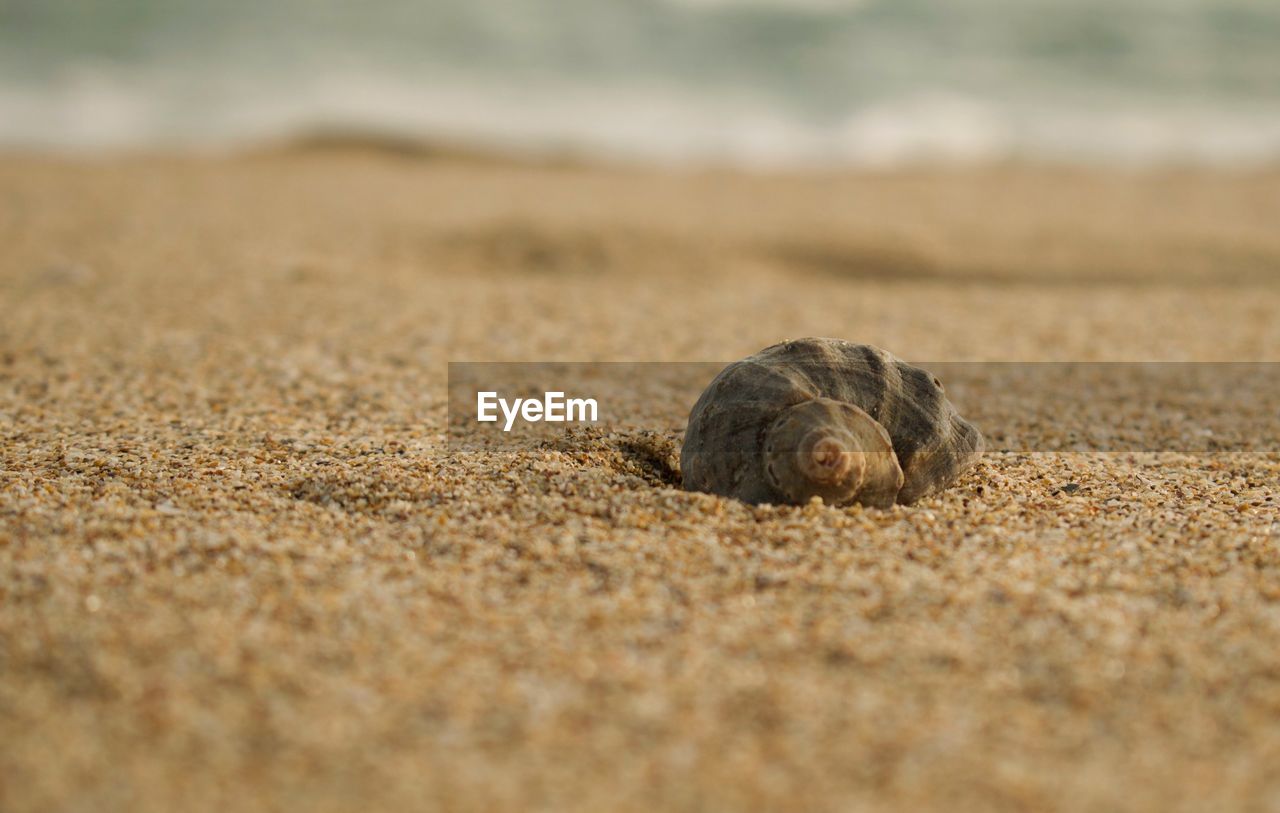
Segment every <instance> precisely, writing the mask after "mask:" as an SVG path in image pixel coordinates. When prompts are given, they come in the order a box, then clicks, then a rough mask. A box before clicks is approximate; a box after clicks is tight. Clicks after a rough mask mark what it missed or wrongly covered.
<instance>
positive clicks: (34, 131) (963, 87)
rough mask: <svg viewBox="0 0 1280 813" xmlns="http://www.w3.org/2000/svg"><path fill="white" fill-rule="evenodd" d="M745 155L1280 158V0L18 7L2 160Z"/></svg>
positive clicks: (284, 1) (12, 2) (4, 12)
mask: <svg viewBox="0 0 1280 813" xmlns="http://www.w3.org/2000/svg"><path fill="white" fill-rule="evenodd" d="M317 132H322V133H332V132H340V133H342V134H344V135H351V134H359V135H369V136H380V137H388V136H390V137H395V138H406V137H407V138H411V139H415V140H417V139H421V140H423V141H425V142H449V143H453V142H458V143H467V144H476V145H481V146H496V147H501V148H519V149H531V150H539V151H546V150H550V151H571V152H575V153H582V154H590V155H595V156H604V157H611V158H625V159H639V160H660V161H677V162H686V161H689V162H716V163H725V164H731V165H753V166H754V165H762V166H788V167H792V166H806V165H831V164H847V165H852V166H879V165H892V164H899V163H902V162H911V161H919V160H926V161H986V160H999V159H1005V158H1028V157H1030V158H1044V159H1049V160H1066V161H1086V162H1099V163H1108V164H1120V165H1129V164H1152V163H1170V162H1178V163H1186V162H1193V163H1212V164H1236V165H1238V164H1256V163H1259V162H1267V161H1270V160H1272V159H1274V158H1276V157H1277V155H1280V3H1276V2H1273V0H962V1H960V2H940V1H939V0H628V2H599V0H467V1H466V2H458V1H457V0H365V2H360V3H353V2H344V1H343V0H272V2H261V0H222V2H216V3H214V2H207V0H110V2H106V1H104V0H0V146H2V147H7V148H22V147H33V146H34V147H42V148H57V149H65V148H71V149H96V148H121V147H125V148H135V147H147V146H156V145H162V146H169V145H181V146H201V147H205V146H211V145H212V146H220V145H226V144H239V143H243V142H247V141H249V142H251V141H258V140H263V139H280V138H289V137H294V136H298V135H307V134H314V133H317Z"/></svg>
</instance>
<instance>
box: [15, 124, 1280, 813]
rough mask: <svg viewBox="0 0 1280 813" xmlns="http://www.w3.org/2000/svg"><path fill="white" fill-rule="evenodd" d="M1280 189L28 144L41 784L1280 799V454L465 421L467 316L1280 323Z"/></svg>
mask: <svg viewBox="0 0 1280 813" xmlns="http://www.w3.org/2000/svg"><path fill="white" fill-rule="evenodd" d="M1277 211H1280V172H1277V171H1269V172H1254V173H1243V172H1241V173H1230V172H1216V173H1211V172H1207V171H1206V172H1202V171H1173V170H1168V171H1153V172H1148V173H1124V172H1104V171H1083V170H1067V169H1051V168H1026V167H997V168H988V169H982V170H964V171H961V170H942V169H931V170H926V169H920V170H912V171H899V172H886V173H861V174H839V175H836V174H821V173H813V174H791V175H777V176H768V177H766V176H751V175H747V174H735V173H730V172H720V171H694V170H684V171H677V170H669V171H657V170H640V169H630V168H625V167H623V168H603V167H593V166H587V165H575V164H571V163H559V164H556V163H542V164H539V163H518V162H510V161H500V160H489V159H483V158H480V157H474V156H449V155H435V154H422V155H417V154H392V153H387V152H380V151H378V150H365V149H354V148H351V149H347V148H327V149H311V150H302V149H298V150H271V151H261V152H258V153H254V154H246V155H239V156H204V157H175V156H167V155H154V156H137V157H117V158H110V159H107V158H102V159H83V160H70V159H56V160H55V159H50V158H34V157H28V156H12V155H11V156H8V157H4V158H0V245H3V247H4V248H3V251H0V808H2V809H4V810H5V811H15V812H16V811H28V810H31V811H34V810H69V811H75V810H93V811H103V810H129V811H168V810H193V811H194V810H243V811H255V810H308V811H325V810H351V809H361V810H406V809H449V810H498V809H506V810H524V809H538V810H556V811H567V810H582V811H600V810H637V811H639V810H654V809H671V810H754V809H760V810H778V809H810V810H870V811H874V810H963V809H974V810H1024V809H1026V810H1068V809H1069V810H1206V809H1218V810H1225V809H1239V810H1268V809H1270V810H1275V809H1277V808H1280V504H1278V502H1277V501H1278V500H1280V498H1277V497H1276V490H1277V487H1276V486H1277V483H1280V454H1276V453H1274V452H1269V453H1263V454H1251V455H1239V454H1213V455H1210V454H1198V455H1197V454H1176V453H1165V454H1146V453H1123V454H1089V455H1081V454H1073V455H1064V454H1035V453H1023V452H1017V453H1014V452H1009V453H999V452H997V453H993V454H989V455H987V456H986V457H984V459H983V461H982V462H981V463H980V464H979V465H978V466H977V467H976V468H975V469H974V470H972V471H971V472H970V473H968V474H967V475H966V476H965V477H964V478H963V479H962V480H961V481H960V482H959V483H958V484H957V485H956V486H955V487H954V488H952V489H951V490H949V491H947V492H946V493H944V494H942V495H939V496H937V497H932V498H929V499H927V500H925V501H923V502H922V503H920V504H918V505H915V506H911V507H905V508H904V507H898V508H894V509H892V510H885V511H879V510H864V509H859V508H856V507H855V508H849V509H839V508H832V507H826V506H821V505H808V506H804V507H796V508H791V507H750V506H746V505H742V504H739V503H736V502H733V501H731V500H725V499H719V498H715V497H711V496H707V495H699V494H690V493H685V492H683V491H681V490H680V489H679V488H677V487H675V484H676V483H677V482H678V472H674V471H673V469H672V466H673V465H674V461H673V457H674V455H675V452H676V451H677V450H678V442H679V430H680V429H681V426H680V418H681V415H682V414H683V411H684V410H687V408H688V405H686V404H680V403H675V404H662V405H660V407H661V409H660V411H661V412H662V414H663V415H666V416H667V417H666V418H663V419H662V422H661V423H660V425H655V426H654V427H653V428H652V433H651V434H648V435H640V434H635V433H631V434H627V433H624V434H615V435H610V434H609V433H607V432H583V433H578V434H576V435H574V436H572V437H570V438H568V439H566V440H565V441H564V442H563V443H561V444H559V445H557V446H554V447H548V448H543V449H539V450H533V451H524V452H519V453H469V454H451V453H450V451H449V449H448V448H446V447H445V445H444V430H445V399H446V393H445V370H446V367H445V365H446V363H447V362H448V361H450V360H455V361H456V360H552V359H554V360H602V359H620V360H659V361H661V360H719V359H723V360H726V361H728V360H732V359H735V358H738V357H741V356H744V355H746V354H748V353H750V352H753V351H755V350H757V349H759V348H761V347H763V346H765V345H767V344H770V343H772V342H774V341H777V340H780V339H785V338H792V337H797V336H806V335H820V336H821V335H826V336H838V337H842V338H848V339H854V340H858V341H864V342H870V343H874V344H878V345H880V346H883V347H885V348H888V349H890V350H892V351H893V352H895V353H897V354H898V355H901V356H903V357H906V358H912V359H920V360H923V359H935V360H939V361H945V360H1047V359H1059V360H1145V359H1167V360H1209V361H1214V360H1231V359H1250V360H1269V361H1275V360H1280V320H1277V319H1276V318H1275V314H1276V313H1277V312H1280V231H1277V229H1276V228H1275V213H1276V212H1277ZM1052 431H1053V429H1052V427H1049V428H1047V429H1046V432H1049V433H1051V432H1052ZM637 449H640V450H641V451H640V452H639V453H638V452H637V451H636V450H637Z"/></svg>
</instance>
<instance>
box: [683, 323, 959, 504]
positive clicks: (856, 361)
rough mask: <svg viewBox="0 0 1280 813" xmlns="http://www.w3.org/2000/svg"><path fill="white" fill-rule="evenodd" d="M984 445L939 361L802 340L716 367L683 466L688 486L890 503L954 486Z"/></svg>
mask: <svg viewBox="0 0 1280 813" xmlns="http://www.w3.org/2000/svg"><path fill="white" fill-rule="evenodd" d="M982 448H983V440H982V434H981V433H980V432H979V431H978V430H977V429H976V428H974V426H973V425H971V424H970V423H969V422H968V421H966V420H964V419H963V418H961V417H960V415H959V414H957V413H956V410H955V408H954V407H953V406H952V405H951V402H950V401H949V400H947V396H946V394H945V393H944V391H943V389H942V382H940V381H939V380H938V379H937V378H936V377H934V376H933V375H932V374H930V373H929V372H927V371H925V370H922V369H920V368H919V367H913V366H912V365H910V364H907V363H906V362H904V361H900V360H899V359H897V358H895V357H893V356H892V355H890V354H889V353H887V352H885V351H884V350H881V349H879V348H877V347H872V346H870V345H865V344H853V343H852V342H846V341H841V340H839V339H798V340H796V341H791V342H785V343H783V344H776V345H774V346H772V347H768V348H765V349H764V350H761V351H760V352H759V353H756V354H755V355H752V356H748V357H747V358H745V359H743V360H741V361H738V362H734V363H733V364H731V365H729V366H728V367H726V368H725V369H724V370H722V371H721V372H720V374H719V375H717V376H716V378H715V380H713V381H712V382H711V384H710V385H709V386H708V387H707V389H706V390H705V391H704V392H703V393H702V396H701V397H700V398H699V399H698V402H697V403H696V404H694V407H693V411H692V412H690V414H689V426H688V428H687V430H686V431H685V437H684V446H683V447H682V448H681V450H680V466H681V469H682V471H683V475H684V486H685V488H687V489H689V490H691V491H706V492H710V493H712V494H719V495H722V496H726V497H736V498H737V499H740V500H744V501H746V502H750V503H797V504H798V503H804V502H807V501H809V500H810V499H812V498H813V497H815V496H816V497H821V498H822V499H823V501H824V502H826V503H828V504H832V505H849V504H852V503H860V504H862V505H868V506H876V507H888V506H891V505H893V504H894V503H895V502H898V503H911V502H914V501H916V500H918V499H920V498H921V497H924V496H926V495H928V494H932V493H935V492H937V491H939V490H941V489H943V488H945V487H946V486H948V485H950V484H951V483H952V482H954V481H955V479H956V478H957V477H958V476H959V475H960V474H961V472H963V471H964V470H965V469H966V468H968V467H969V466H970V465H972V464H973V462H974V461H975V460H976V459H977V458H978V456H979V455H980V454H981V453H982Z"/></svg>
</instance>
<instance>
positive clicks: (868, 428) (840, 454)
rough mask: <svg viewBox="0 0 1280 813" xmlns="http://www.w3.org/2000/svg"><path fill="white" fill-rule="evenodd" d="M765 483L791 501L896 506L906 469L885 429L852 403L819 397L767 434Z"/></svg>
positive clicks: (785, 414) (788, 413) (788, 412)
mask: <svg viewBox="0 0 1280 813" xmlns="http://www.w3.org/2000/svg"><path fill="white" fill-rule="evenodd" d="M763 464H764V469H765V478H766V479H767V480H768V481H769V484H770V485H771V486H773V488H775V489H776V490H777V491H778V492H779V493H781V494H783V495H784V496H785V497H786V498H787V501H788V502H793V503H803V502H807V501H808V500H810V499H811V498H813V497H821V498H822V499H823V501H824V502H828V503H832V504H835V505H841V504H844V503H848V502H851V501H854V500H855V499H856V500H858V501H859V502H862V503H863V504H864V505H876V506H882V507H883V506H888V505H892V504H893V501H894V499H895V497H897V494H898V490H899V489H901V488H902V469H901V468H900V467H899V466H898V460H897V458H896V457H895V456H894V454H893V444H892V442H891V441H890V440H889V435H888V433H887V432H885V430H884V427H882V426H881V425H880V424H878V423H876V422H875V421H874V420H873V419H872V418H871V416H870V415H868V414H867V413H865V412H863V411H862V410H861V409H859V408H858V407H856V406H853V405H852V404H844V403H841V402H839V401H833V400H831V399H830V398H815V399H813V400H811V401H806V402H804V403H802V404H797V405H796V406H792V407H788V408H787V409H784V410H783V411H782V412H781V413H780V414H779V415H778V417H777V418H776V419H775V420H774V421H773V423H772V424H770V426H769V429H768V430H767V432H766V433H765V439H764V459H763Z"/></svg>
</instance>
